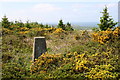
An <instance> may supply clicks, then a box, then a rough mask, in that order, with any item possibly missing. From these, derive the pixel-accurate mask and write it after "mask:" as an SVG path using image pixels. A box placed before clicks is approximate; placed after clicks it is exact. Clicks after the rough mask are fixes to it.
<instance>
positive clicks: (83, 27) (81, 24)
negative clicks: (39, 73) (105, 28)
mask: <svg viewBox="0 0 120 80" xmlns="http://www.w3.org/2000/svg"><path fill="white" fill-rule="evenodd" d="M97 24H99V22H71V25H72V26H73V28H74V29H80V30H89V29H92V28H94V27H98V25H97ZM50 25H53V26H56V25H57V23H51V24H50Z"/></svg>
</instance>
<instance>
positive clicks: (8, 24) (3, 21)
mask: <svg viewBox="0 0 120 80" xmlns="http://www.w3.org/2000/svg"><path fill="white" fill-rule="evenodd" d="M9 26H10V22H9V21H8V18H7V17H6V16H4V17H3V18H2V27H4V28H9Z"/></svg>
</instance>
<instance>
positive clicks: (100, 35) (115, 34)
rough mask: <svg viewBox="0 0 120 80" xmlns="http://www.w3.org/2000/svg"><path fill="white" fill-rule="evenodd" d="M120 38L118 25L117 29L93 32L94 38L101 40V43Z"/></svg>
mask: <svg viewBox="0 0 120 80" xmlns="http://www.w3.org/2000/svg"><path fill="white" fill-rule="evenodd" d="M119 39H120V27H116V28H115V30H113V31H112V30H111V29H109V28H108V29H107V30H106V31H99V32H95V33H93V40H94V41H97V42H100V43H101V44H104V43H107V42H115V41H116V40H119Z"/></svg>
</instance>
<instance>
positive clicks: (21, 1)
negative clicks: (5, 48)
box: [0, 0, 119, 23]
mask: <svg viewBox="0 0 120 80" xmlns="http://www.w3.org/2000/svg"><path fill="white" fill-rule="evenodd" d="M118 1H119V0H89V1H88V0H0V20H1V19H2V17H3V16H4V15H6V16H7V17H8V19H9V21H15V20H18V21H19V20H21V21H23V22H26V21H28V20H29V21H31V22H36V21H37V22H39V23H57V22H58V21H59V20H60V19H62V20H63V21H64V22H71V23H73V22H99V20H100V17H101V16H102V13H100V12H102V11H103V8H104V7H105V5H106V6H107V7H108V12H109V15H110V16H112V18H113V19H114V20H115V21H118Z"/></svg>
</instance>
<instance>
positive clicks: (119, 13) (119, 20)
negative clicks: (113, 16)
mask: <svg viewBox="0 0 120 80" xmlns="http://www.w3.org/2000/svg"><path fill="white" fill-rule="evenodd" d="M118 26H120V1H119V2H118Z"/></svg>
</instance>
